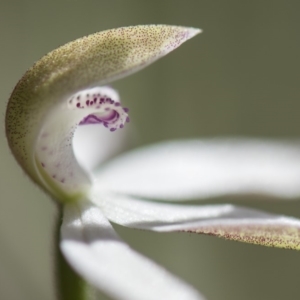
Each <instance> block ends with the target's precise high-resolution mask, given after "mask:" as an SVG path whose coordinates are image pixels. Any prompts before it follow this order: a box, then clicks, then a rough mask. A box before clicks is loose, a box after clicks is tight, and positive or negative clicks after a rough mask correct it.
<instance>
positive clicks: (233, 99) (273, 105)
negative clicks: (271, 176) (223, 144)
mask: <svg viewBox="0 0 300 300" xmlns="http://www.w3.org/2000/svg"><path fill="white" fill-rule="evenodd" d="M299 8H300V4H299V3H298V2H297V1H288V2H282V1H271V0H268V1H263V2H261V1H251V2H248V3H245V2H243V3H241V2H240V1H226V2H224V1H221V0H220V1H213V2H208V1H193V0H189V1H180V0H175V1H173V0H172V1H171V0H165V1H158V0H156V1H149V2H146V1H139V0H128V1H126V2H125V1H121V0H117V1H114V2H109V1H101V2H99V1H80V0H72V1H71V0H64V1H51V2H41V1H36V0H33V1H29V2H24V1H20V0H15V1H3V2H1V4H0V25H1V26H0V31H1V35H0V36H1V39H2V42H1V57H0V64H1V66H2V67H1V79H2V82H1V86H2V89H1V99H2V101H1V103H2V104H1V111H2V112H3V113H2V115H4V111H5V106H6V99H8V97H9V94H10V93H11V90H12V88H13V86H14V84H15V82H16V81H17V80H18V79H19V78H20V77H21V75H22V74H23V73H24V72H25V70H26V69H27V68H28V67H30V66H31V65H32V63H33V62H34V61H35V60H36V59H37V58H38V57H41V56H42V55H44V54H45V53H46V52H48V51H49V50H51V49H53V48H55V47H56V46H59V45H61V44H63V43H65V42H67V41H70V40H72V39H75V38H77V37H80V36H82V35H85V34H89V33H92V32H96V31H100V30H104V29H107V28H112V27H118V26H124V25H134V24H140V23H143V24H146V23H168V24H179V25H187V26H194V27H200V28H203V29H204V33H203V34H202V36H201V38H199V39H197V40H196V39H195V40H193V41H191V42H190V43H189V44H188V45H186V46H185V47H183V48H182V49H179V50H178V51H176V52H175V53H173V54H171V55H170V56H169V57H167V58H165V59H164V60H163V61H161V62H160V63H159V64H156V65H153V66H151V67H150V68H148V69H147V70H145V71H143V72H142V73H139V74H136V75H134V76H132V77H130V78H127V79H125V80H123V81H121V82H118V83H116V85H115V86H116V87H117V88H118V89H119V91H120V93H121V97H122V99H123V102H124V103H125V102H126V105H127V106H129V107H130V108H131V118H132V120H133V121H134V124H135V128H134V129H135V131H134V134H135V135H134V137H133V140H134V141H135V143H136V144H138V145H141V144H144V143H150V142H155V141H158V140H164V139H168V138H184V137H202V136H212V135H213V136H216V135H229V134H232V135H250V136H260V137H298V135H299V126H298V111H299V104H298V102H299V101H298V99H299V92H300V90H299V86H298V77H297V74H298V67H297V60H298V53H299V48H300V40H299V38H298V28H299V18H298V11H299ZM3 134H4V133H3V131H2V134H1V140H2V142H1V143H0V155H1V160H0V168H1V180H0V190H1V193H2V197H1V201H0V228H1V229H0V235H1V245H0V261H1V262H2V263H1V268H0V298H1V299H2V298H3V299H16V300H19V299H33V300H35V299H41V298H43V299H45V300H53V299H55V298H54V292H53V287H52V286H51V284H52V282H51V273H50V269H51V259H52V254H51V253H50V250H49V249H50V247H51V239H52V238H51V231H52V226H51V225H52V220H53V216H54V213H55V211H54V207H53V206H52V205H51V202H50V201H49V199H47V197H46V196H45V195H44V194H43V193H42V192H40V191H39V190H38V189H37V188H34V187H33V186H32V184H31V182H30V181H29V180H28V179H26V178H25V176H24V175H23V174H22V172H21V171H20V170H19V168H18V167H17V166H16V163H15V162H14V160H13V158H12V156H11V155H10V154H9V151H8V149H7V146H6V143H5V142H4V140H3V139H4V136H3ZM16 182H18V185H17V186H16ZM225 200H226V201H227V202H232V200H233V199H225ZM257 200H259V198H257ZM222 201H223V199H222ZM214 202H216V201H214ZM243 204H244V203H243ZM245 204H248V205H250V206H253V207H258V208H263V209H266V210H268V211H272V212H276V213H281V214H287V215H293V216H296V217H299V216H300V213H298V212H299V211H300V204H298V203H296V202H293V203H291V202H287V203H264V204H260V203H259V202H258V201H255V202H253V201H252V202H250V201H249V202H247V203H245ZM117 229H118V230H119V232H120V234H122V235H123V237H124V238H125V239H127V241H129V242H130V243H131V244H132V245H133V246H134V247H135V248H136V249H138V250H140V251H142V252H144V253H145V254H147V255H148V256H150V257H152V258H154V259H155V260H156V261H158V262H159V263H161V264H163V265H165V266H167V267H168V268H169V269H170V270H171V271H173V272H175V273H177V274H178V275H180V276H182V277H183V278H185V279H186V280H187V281H189V282H190V283H192V284H193V285H194V286H196V287H197V288H198V289H199V290H201V291H202V292H203V293H204V294H206V295H207V297H208V298H209V299H212V300H214V299H225V300H226V299H230V300H231V299H245V300H247V299H253V298H258V297H259V298H262V299H283V298H285V299H293V298H295V295H296V293H297V292H298V290H297V278H299V275H300V274H299V268H298V267H297V266H298V262H299V253H297V252H291V251H283V250H278V249H269V248H264V247H257V246H249V245H244V244H238V243H233V242H226V241H223V240H219V239H215V238H211V237H204V236H198V235H190V236H187V235H180V234H166V233H163V234H161V235H160V236H159V235H157V234H155V235H154V234H152V233H146V232H139V231H134V232H132V231H131V232H130V233H129V232H128V231H127V230H125V229H122V228H120V227H117ZM24 270H25V271H24ZM6 282H8V283H9V284H4V283H6ZM16 287H17V288H18V289H22V292H21V293H20V294H18V292H17V291H16ZM103 299H104V298H103Z"/></svg>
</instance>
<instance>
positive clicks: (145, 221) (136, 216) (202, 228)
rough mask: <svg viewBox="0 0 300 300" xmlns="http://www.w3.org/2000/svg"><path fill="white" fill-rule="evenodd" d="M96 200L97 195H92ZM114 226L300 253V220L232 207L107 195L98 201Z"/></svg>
mask: <svg viewBox="0 0 300 300" xmlns="http://www.w3.org/2000/svg"><path fill="white" fill-rule="evenodd" d="M95 199H96V195H95ZM94 201H96V202H97V203H98V205H99V206H101V208H102V210H103V212H104V213H105V215H106V216H107V218H108V219H109V220H111V221H113V222H115V223H117V224H120V225H124V226H127V227H132V228H137V229H147V230H152V231H160V232H168V231H187V232H193V233H204V234H209V235H216V236H219V237H223V238H226V239H230V240H235V241H241V242H247V243H251V244H259V245H264V246H272V247H279V248H288V249H297V250H300V220H297V219H295V218H289V217H285V216H280V215H274V214H268V213H265V212H261V211H258V210H254V209H248V208H243V207H237V206H233V205H205V206H196V205H190V206H187V205H175V204H166V203H158V202H148V201H141V200H136V199H133V198H129V197H126V196H120V195H110V196H109V195H107V196H106V197H104V198H101V201H99V200H94Z"/></svg>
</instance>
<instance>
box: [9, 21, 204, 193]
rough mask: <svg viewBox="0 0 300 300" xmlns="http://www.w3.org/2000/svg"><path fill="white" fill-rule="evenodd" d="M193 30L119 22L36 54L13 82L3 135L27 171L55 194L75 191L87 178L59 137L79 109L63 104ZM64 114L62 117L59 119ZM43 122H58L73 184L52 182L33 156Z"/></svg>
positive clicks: (59, 144)
mask: <svg viewBox="0 0 300 300" xmlns="http://www.w3.org/2000/svg"><path fill="white" fill-rule="evenodd" d="M198 33H200V30H199V29H194V28H186V27H177V26H167V25H147V26H133V27H124V28H118V29H112V30H107V31H103V32H99V33H96V34H92V35H89V36H87V37H83V38H81V39H78V40H75V41H73V42H70V43H68V44H66V45H64V46H62V47H60V48H58V49H56V50H54V51H52V52H50V53H48V54H47V55H46V56H44V57H43V58H42V59H40V60H39V61H38V62H37V63H36V64H35V65H34V66H33V67H32V68H31V69H29V70H28V71H27V72H26V73H25V75H24V76H23V77H22V79H21V80H20V81H19V83H18V84H17V86H16V87H15V89H14V91H13V93H12V95H11V97H10V99H9V103H8V107H7V113H6V134H7V139H8V142H9V145H10V148H11V150H12V152H13V154H14V156H15V157H16V159H17V161H18V162H19V163H20V165H21V166H22V167H23V169H24V170H25V171H26V173H27V174H28V175H29V176H30V177H31V178H32V179H33V180H34V181H35V182H36V183H38V184H40V185H41V186H42V187H43V188H45V189H46V190H47V191H50V193H52V194H53V195H55V196H56V197H58V198H61V197H62V194H65V193H66V194H67V196H66V195H64V197H65V196H66V197H69V198H70V197H71V198H74V197H75V198H77V197H80V195H81V194H82V193H84V192H85V189H86V188H87V187H89V185H90V180H89V178H88V176H87V175H86V174H85V172H84V171H83V170H82V169H81V168H80V167H79V165H78V164H77V162H76V159H75V157H74V154H73V150H72V148H71V147H68V146H69V145H70V144H71V143H70V142H69V143H68V144H64V141H65V140H63V139H66V138H67V139H71V140H72V133H73V132H70V128H71V125H72V124H73V127H74V126H75V127H76V125H77V124H78V122H79V121H80V120H78V118H79V115H78V114H76V113H73V115H72V113H70V111H69V110H68V109H67V104H66V102H67V100H68V99H69V98H70V97H71V96H72V95H73V94H75V93H77V92H80V91H81V90H83V89H88V88H92V87H95V86H99V85H100V86H101V85H103V84H106V83H108V82H111V81H113V80H116V79H118V78H121V77H123V76H126V75H129V74H131V73H133V72H135V71H138V70H140V69H142V68H143V67H145V66H147V65H149V64H150V63H152V62H154V61H155V60H157V59H158V58H160V57H162V56H163V55H165V54H167V53H168V52H170V51H172V50H174V49H175V48H177V47H178V46H179V45H181V44H182V43H183V42H185V41H186V40H188V39H190V38H191V37H193V36H194V35H196V34H198ZM64 117H65V118H66V120H65V121H62V120H61V119H62V118H64ZM80 117H82V115H80ZM57 121H59V122H61V123H59V124H58V123H56V122H57ZM46 123H47V126H46V129H47V130H48V131H49V129H51V128H54V127H55V126H56V127H59V128H60V130H59V131H60V132H59V133H58V137H57V138H56V139H55V137H54V140H55V144H57V147H58V148H59V149H58V148H57V149H56V150H57V151H56V152H55V153H56V155H61V154H62V149H65V150H66V151H64V153H63V155H64V159H65V158H66V156H67V159H66V160H67V161H68V166H64V165H63V164H62V165H61V166H60V168H64V167H65V168H66V167H67V168H69V167H70V164H72V168H71V171H70V172H69V173H70V174H71V173H72V174H73V173H76V174H77V175H78V176H75V177H76V179H73V181H72V187H71V186H69V188H68V187H67V186H68V182H67V181H66V182H65V180H64V178H62V179H61V180H60V181H61V183H62V184H57V183H56V182H54V181H53V180H52V179H51V176H52V177H53V176H54V175H51V174H46V173H47V172H46V173H45V172H44V170H43V165H44V164H46V163H47V162H42V163H41V162H38V159H37V157H36V150H37V144H38V141H39V140H41V134H42V133H41V130H42V128H43V126H44V125H45V124H46ZM73 127H72V128H73ZM73 129H74V128H73ZM73 129H72V130H73ZM44 132H45V131H44ZM53 133H54V134H56V132H53ZM44 134H45V133H44ZM59 139H61V140H59ZM39 146H41V147H42V145H39ZM66 153H68V154H66ZM52 159H53V158H52ZM74 186H77V188H74ZM71 189H72V193H73V194H72V195H70V190H71Z"/></svg>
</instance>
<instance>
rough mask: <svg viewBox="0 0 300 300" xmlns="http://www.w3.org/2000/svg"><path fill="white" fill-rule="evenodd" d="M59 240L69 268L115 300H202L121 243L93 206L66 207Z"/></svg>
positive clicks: (175, 279) (161, 269)
mask: <svg viewBox="0 0 300 300" xmlns="http://www.w3.org/2000/svg"><path fill="white" fill-rule="evenodd" d="M61 237H62V241H61V250H62V252H63V254H64V256H65V257H66V259H67V261H68V262H69V263H70V265H71V266H72V267H73V268H74V269H75V270H76V271H77V272H78V273H79V274H80V275H81V276H82V277H83V278H84V279H85V280H86V281H87V282H89V283H90V284H92V285H94V286H95V287H97V288H99V289H100V290H102V291H104V292H105V293H107V294H108V295H110V296H111V297H113V298H115V299H124V300H141V299H143V300H165V299H172V300H182V299H186V300H196V299H203V298H202V297H201V296H200V295H199V294H198V292H197V291H195V290H194V289H193V288H192V287H190V286H188V285H187V284H185V283H183V282H182V281H180V280H179V279H177V278H176V277H175V276H173V275H171V274H170V273H168V272H167V271H166V270H164V269H163V268H161V267H159V266H158V265H156V264H155V263H153V262H152V261H150V260H149V259H147V258H145V257H143V256H142V255H140V254H138V253H136V252H135V251H134V250H132V249H131V248H130V247H129V246H128V245H126V244H125V243H124V242H123V241H121V240H120V238H119V237H118V236H117V234H116V233H115V231H114V230H113V228H112V227H111V225H110V223H109V222H108V221H107V219H106V218H105V217H104V216H103V214H102V213H101V211H100V209H99V208H97V207H95V206H93V205H92V204H81V205H80V206H75V205H74V204H73V205H67V206H66V207H65V215H64V221H63V225H62V229H61Z"/></svg>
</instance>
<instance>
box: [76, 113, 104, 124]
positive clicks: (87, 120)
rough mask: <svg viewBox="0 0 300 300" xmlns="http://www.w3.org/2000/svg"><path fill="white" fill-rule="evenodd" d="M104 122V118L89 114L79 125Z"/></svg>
mask: <svg viewBox="0 0 300 300" xmlns="http://www.w3.org/2000/svg"><path fill="white" fill-rule="evenodd" d="M99 123H102V120H101V119H99V118H98V117H97V116H95V115H88V116H87V117H85V118H84V119H83V120H82V121H80V123H79V125H87V124H99Z"/></svg>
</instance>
